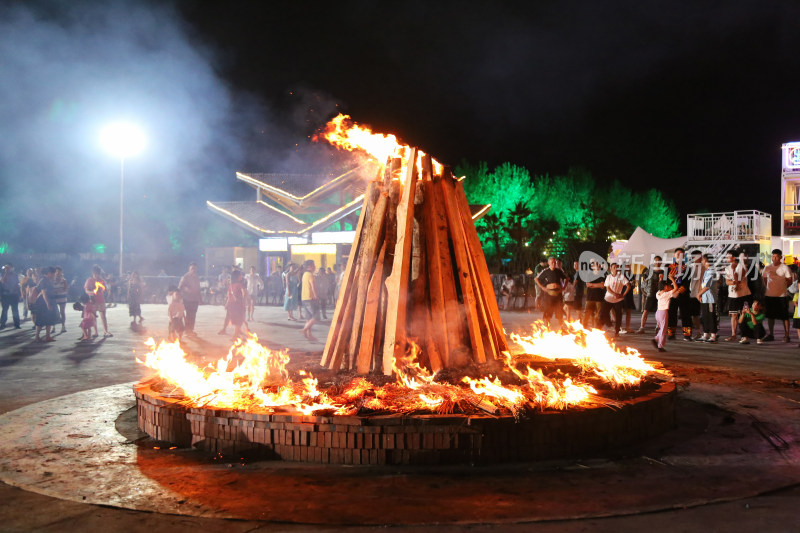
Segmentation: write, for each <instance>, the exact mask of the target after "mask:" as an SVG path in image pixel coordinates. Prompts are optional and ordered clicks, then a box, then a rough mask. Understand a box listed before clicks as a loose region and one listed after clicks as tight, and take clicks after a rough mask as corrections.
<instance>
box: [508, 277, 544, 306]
mask: <svg viewBox="0 0 800 533" xmlns="http://www.w3.org/2000/svg"><path fill="white" fill-rule="evenodd" d="M536 290H537V291H538V290H539V288H538V286H537V288H536ZM513 293H514V278H512V277H511V275H509V274H506V278H505V280H504V281H503V285H501V286H500V295H501V296H502V297H503V310H504V311H506V310H508V304H509V303H510V302H511V297H512V294H513Z"/></svg>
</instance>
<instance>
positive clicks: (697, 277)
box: [688, 250, 705, 340]
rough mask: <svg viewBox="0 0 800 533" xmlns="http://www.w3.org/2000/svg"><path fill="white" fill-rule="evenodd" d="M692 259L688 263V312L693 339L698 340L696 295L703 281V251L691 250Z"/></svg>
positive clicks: (698, 309) (699, 305) (697, 299)
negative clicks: (690, 318) (693, 332)
mask: <svg viewBox="0 0 800 533" xmlns="http://www.w3.org/2000/svg"><path fill="white" fill-rule="evenodd" d="M691 256H692V261H691V263H689V265H688V269H689V274H690V275H689V313H690V314H691V315H692V328H693V329H694V331H695V334H696V336H695V337H694V340H700V338H701V335H700V315H701V309H700V307H701V304H700V299H699V298H698V297H697V295H698V293H699V292H700V285H701V284H702V283H703V273H704V272H705V270H704V269H703V253H702V252H701V251H700V250H692V253H691Z"/></svg>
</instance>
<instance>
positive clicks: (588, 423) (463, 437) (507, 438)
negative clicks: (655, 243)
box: [134, 383, 676, 465]
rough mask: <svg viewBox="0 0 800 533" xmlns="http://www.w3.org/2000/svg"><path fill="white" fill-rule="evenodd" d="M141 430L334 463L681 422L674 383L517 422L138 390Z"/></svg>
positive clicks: (375, 461) (494, 456)
mask: <svg viewBox="0 0 800 533" xmlns="http://www.w3.org/2000/svg"><path fill="white" fill-rule="evenodd" d="M134 392H135V394H136V403H137V411H138V420H139V428H140V429H141V430H142V431H144V432H145V433H147V434H148V435H150V436H151V437H152V438H154V439H156V440H159V441H165V442H169V443H173V444H175V445H177V446H180V447H189V446H194V447H197V448H200V449H203V450H207V451H210V452H219V453H222V454H226V455H227V454H237V453H241V452H253V451H256V452H261V453H263V455H264V456H266V457H271V458H275V459H282V460H285V461H308V462H315V463H330V464H369V465H382V464H446V463H494V462H503V461H530V460H541V459H557V458H566V457H579V456H584V455H587V454H594V453H600V452H604V451H607V450H611V449H614V448H617V447H620V446H625V445H628V444H632V443H635V442H639V441H642V440H644V439H647V438H650V437H653V436H656V435H659V434H661V433H663V432H665V431H667V430H668V429H671V428H673V427H674V425H675V398H676V392H675V385H674V384H673V383H662V384H660V385H659V387H658V389H656V390H655V391H654V392H651V393H649V394H646V395H643V396H639V397H637V398H633V399H630V400H627V401H625V402H623V404H624V405H623V407H622V408H619V409H610V408H608V407H594V408H583V409H570V410H568V411H547V412H541V413H534V414H532V415H530V416H529V417H528V418H523V419H521V420H516V419H514V418H513V417H510V416H499V417H491V416H480V415H469V416H467V415H463V416H462V415H396V414H393V415H381V416H364V417H356V416H313V415H310V416H309V415H303V414H302V413H292V412H282V413H274V412H273V413H270V412H268V411H266V410H264V411H263V412H258V411H233V410H225V409H211V408H197V407H186V406H185V405H183V404H182V403H181V402H180V401H179V400H176V399H173V398H168V397H165V396H162V395H161V394H159V393H158V392H156V391H154V390H153V389H151V388H150V386H149V384H147V383H139V384H137V385H135V386H134Z"/></svg>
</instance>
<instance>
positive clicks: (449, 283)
mask: <svg viewBox="0 0 800 533" xmlns="http://www.w3.org/2000/svg"><path fill="white" fill-rule="evenodd" d="M440 181H441V178H436V179H435V180H434V183H433V184H432V185H431V188H432V189H431V190H432V192H433V194H431V195H430V196H431V199H432V202H431V211H432V220H433V223H432V225H429V226H428V231H431V230H433V231H434V232H435V235H434V238H435V241H436V242H435V247H436V251H435V252H434V253H433V254H430V255H429V257H431V261H436V257H438V263H439V264H438V270H439V279H440V280H441V286H440V288H441V294H442V302H443V305H444V322H443V324H445V325H446V326H445V328H446V330H445V332H444V335H445V337H446V344H443V345H442V346H441V348H440V353H441V355H442V361H443V364H444V366H450V365H451V362H450V355H451V354H452V353H453V351H454V350H456V349H458V348H460V347H461V346H462V345H464V344H465V343H469V340H467V338H468V334H467V332H466V327H465V324H464V318H465V316H466V315H465V314H464V313H463V312H462V310H461V305H459V302H458V294H457V291H456V283H457V282H456V279H455V273H454V266H453V258H452V256H451V253H450V230H449V227H448V221H447V213H446V212H445V206H444V193H443V192H442V189H441V185H440ZM432 279H433V278H432Z"/></svg>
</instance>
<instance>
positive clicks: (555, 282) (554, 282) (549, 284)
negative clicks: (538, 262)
mask: <svg viewBox="0 0 800 533" xmlns="http://www.w3.org/2000/svg"><path fill="white" fill-rule="evenodd" d="M566 279H567V276H566V274H564V271H563V270H561V269H560V268H558V267H557V266H556V258H555V257H549V258H548V259H547V268H545V269H544V270H542V271H541V272H540V273H539V275H538V276H536V285H537V286H538V287H539V288H540V289H541V291H542V293H541V294H542V299H541V305H542V312H543V313H544V314H543V316H542V320H544V323H545V325H546V326H547V327H548V328H550V317H551V316H553V315H554V314H555V316H556V318H557V319H558V321H559V322H562V323H563V318H562V317H563V312H564V302H563V300H562V298H561V293H562V291H563V290H564V280H566ZM551 329H552V328H551Z"/></svg>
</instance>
